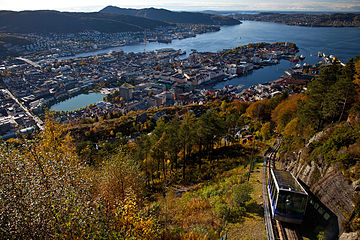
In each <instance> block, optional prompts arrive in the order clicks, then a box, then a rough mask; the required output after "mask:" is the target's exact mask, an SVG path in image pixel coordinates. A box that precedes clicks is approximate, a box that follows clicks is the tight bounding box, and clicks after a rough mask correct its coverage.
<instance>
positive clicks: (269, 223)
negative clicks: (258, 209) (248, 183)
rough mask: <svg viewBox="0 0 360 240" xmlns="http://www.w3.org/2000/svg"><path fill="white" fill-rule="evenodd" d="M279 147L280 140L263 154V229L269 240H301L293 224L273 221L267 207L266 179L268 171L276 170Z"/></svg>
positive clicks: (269, 209)
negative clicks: (264, 228) (270, 169)
mask: <svg viewBox="0 0 360 240" xmlns="http://www.w3.org/2000/svg"><path fill="white" fill-rule="evenodd" d="M280 146H281V141H280V139H277V140H276V141H275V142H274V145H273V147H271V148H269V149H268V150H267V151H266V152H265V154H264V165H263V170H262V178H263V179H262V181H263V202H264V219H265V227H266V232H267V236H268V239H269V240H278V239H280V240H301V239H302V237H301V236H300V234H299V233H298V231H297V229H296V228H297V227H296V225H294V224H288V223H282V222H279V221H277V220H273V219H272V217H271V212H270V211H271V208H270V206H269V199H268V193H267V179H268V173H269V171H268V169H269V168H274V169H275V168H276V166H275V160H276V153H277V151H278V150H279V148H280Z"/></svg>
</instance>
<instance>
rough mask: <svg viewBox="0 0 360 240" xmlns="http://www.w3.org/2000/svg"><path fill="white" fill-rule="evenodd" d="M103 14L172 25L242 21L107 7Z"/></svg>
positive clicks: (181, 13)
mask: <svg viewBox="0 0 360 240" xmlns="http://www.w3.org/2000/svg"><path fill="white" fill-rule="evenodd" d="M100 12H101V13H111V14H123V15H130V16H138V17H144V18H149V19H153V20H158V21H164V22H170V23H187V24H205V25H236V24H239V23H240V21H238V20H235V19H233V18H231V17H224V16H218V15H213V14H205V13H195V12H173V11H169V10H166V9H156V8H145V9H130V8H119V7H114V6H107V7H105V8H104V9H102V10H101V11H100Z"/></svg>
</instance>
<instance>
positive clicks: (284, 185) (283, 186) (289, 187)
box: [272, 169, 307, 194]
mask: <svg viewBox="0 0 360 240" xmlns="http://www.w3.org/2000/svg"><path fill="white" fill-rule="evenodd" d="M272 172H273V174H274V177H275V179H276V182H277V185H278V186H279V190H285V191H291V192H297V193H303V194H307V192H306V191H305V189H304V188H303V187H302V186H301V185H300V183H299V182H298V181H297V180H296V178H295V177H294V176H293V175H292V174H291V173H290V172H289V171H281V170H276V169H272Z"/></svg>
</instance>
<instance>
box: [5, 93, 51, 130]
mask: <svg viewBox="0 0 360 240" xmlns="http://www.w3.org/2000/svg"><path fill="white" fill-rule="evenodd" d="M3 92H5V93H7V94H9V96H10V97H11V98H12V99H13V100H14V101H15V102H16V103H17V104H19V106H20V107H21V108H22V109H23V110H24V112H25V113H26V114H27V115H28V116H30V117H31V118H32V119H34V121H35V122H36V125H37V127H38V128H39V129H40V130H44V129H45V128H44V122H43V121H42V120H41V119H40V118H39V117H37V116H35V115H33V114H32V113H31V112H30V111H29V109H27V107H25V106H24V105H23V104H22V103H21V102H20V101H19V100H18V99H17V98H16V97H15V96H14V95H13V94H12V93H11V92H10V91H9V90H8V89H3Z"/></svg>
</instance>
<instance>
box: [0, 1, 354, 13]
mask: <svg viewBox="0 0 360 240" xmlns="http://www.w3.org/2000/svg"><path fill="white" fill-rule="evenodd" d="M107 5H113V6H118V7H125V8H146V7H156V8H166V9H170V10H282V11H352V12H354V11H360V0H317V1H310V0H304V1H302V0H60V1H59V0H56V1H54V0H0V10H15V11H20V10H38V9H52V10H60V11H98V10H100V9H102V8H103V7H105V6H107Z"/></svg>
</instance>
